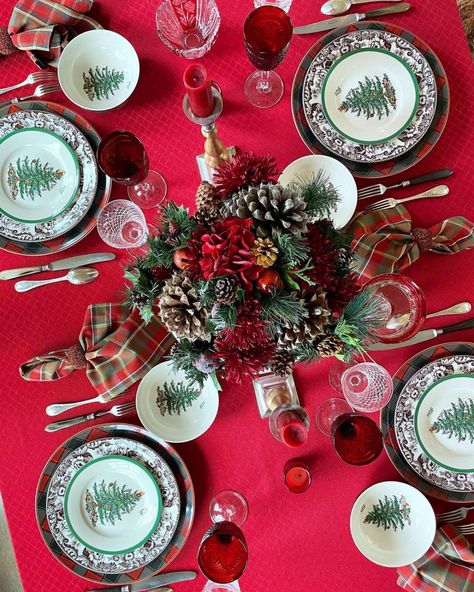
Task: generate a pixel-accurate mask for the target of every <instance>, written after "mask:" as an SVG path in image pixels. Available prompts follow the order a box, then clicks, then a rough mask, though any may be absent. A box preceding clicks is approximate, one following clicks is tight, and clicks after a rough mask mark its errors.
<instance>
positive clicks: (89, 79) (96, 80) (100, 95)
mask: <svg viewBox="0 0 474 592" xmlns="http://www.w3.org/2000/svg"><path fill="white" fill-rule="evenodd" d="M82 78H83V80H84V84H83V86H82V88H83V89H84V92H85V93H86V95H87V96H88V98H89V100H90V101H93V100H94V99H108V98H110V95H114V94H115V91H117V90H118V89H119V88H120V85H121V84H122V83H123V82H124V80H125V74H124V73H123V72H119V71H118V70H115V69H113V68H112V70H109V67H108V66H105V67H104V68H99V66H96V67H95V68H94V70H92V68H89V72H88V74H86V73H85V72H83V73H82Z"/></svg>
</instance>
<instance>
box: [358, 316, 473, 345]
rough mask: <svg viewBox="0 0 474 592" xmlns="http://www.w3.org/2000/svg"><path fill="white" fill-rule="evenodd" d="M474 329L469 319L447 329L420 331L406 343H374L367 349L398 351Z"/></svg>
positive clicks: (471, 320)
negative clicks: (441, 336)
mask: <svg viewBox="0 0 474 592" xmlns="http://www.w3.org/2000/svg"><path fill="white" fill-rule="evenodd" d="M473 328H474V318H472V319H468V320H467V321H461V322H460V323H455V324H454V325H448V326H446V327H442V328H441V329H425V330H423V331H419V332H418V333H417V334H416V335H415V336H414V337H412V338H411V339H407V340H406V341H402V342H401V343H372V344H370V345H369V346H368V347H367V349H369V350H372V351H384V350H388V349H397V348H399V347H408V346H409V345H416V344H417V343H423V341H429V340H430V339H436V337H439V336H440V335H445V334H446V333H453V332H454V331H463V330H464V329H473Z"/></svg>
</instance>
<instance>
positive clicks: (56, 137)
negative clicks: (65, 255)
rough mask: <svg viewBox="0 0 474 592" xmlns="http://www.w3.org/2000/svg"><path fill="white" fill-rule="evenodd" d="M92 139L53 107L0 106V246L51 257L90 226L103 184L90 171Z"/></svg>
mask: <svg viewBox="0 0 474 592" xmlns="http://www.w3.org/2000/svg"><path fill="white" fill-rule="evenodd" d="M99 142H100V137H99V136H98V134H97V132H96V131H95V130H94V129H93V128H92V127H91V126H90V124H89V123H88V122H87V121H86V120H85V119H84V118H83V117H82V116H80V115H78V114H77V113H74V112H73V111H71V110H69V109H66V108H64V107H61V106H60V105H57V104H55V103H49V102H45V101H37V102H31V101H28V102H23V103H19V104H14V105H8V106H6V107H4V108H3V109H0V248H2V249H5V250H7V251H10V252H13V253H19V254H22V255H44V254H49V253H54V252H58V251H61V250H64V249H67V248H68V247H70V246H72V245H74V244H75V243H77V242H78V241H80V240H81V239H82V238H84V237H85V236H86V235H87V234H88V233H89V232H90V231H91V230H92V228H94V226H95V223H96V220H97V217H98V214H99V212H100V210H101V209H102V208H103V207H104V205H105V204H106V203H107V201H108V199H109V195H110V187H111V182H110V179H108V178H107V177H106V176H105V175H104V174H103V173H102V171H100V170H99V169H98V166H97V162H96V158H95V153H96V150H97V146H98V144H99Z"/></svg>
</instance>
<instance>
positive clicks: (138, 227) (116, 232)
mask: <svg viewBox="0 0 474 592" xmlns="http://www.w3.org/2000/svg"><path fill="white" fill-rule="evenodd" d="M97 232H98V233H99V236H100V238H101V239H102V240H103V241H104V243H107V244H108V245H110V246H111V247H114V248H116V249H131V248H134V247H139V246H140V245H142V244H143V243H144V242H145V241H146V238H147V236H148V233H147V225H146V220H145V216H144V215H143V212H142V211H141V210H140V208H139V207H138V206H136V205H135V204H134V203H132V202H130V201H128V200H127V199H115V200H114V201H111V202H109V203H108V204H107V205H106V206H105V207H104V209H103V210H102V211H101V212H100V214H99V218H98V220H97Z"/></svg>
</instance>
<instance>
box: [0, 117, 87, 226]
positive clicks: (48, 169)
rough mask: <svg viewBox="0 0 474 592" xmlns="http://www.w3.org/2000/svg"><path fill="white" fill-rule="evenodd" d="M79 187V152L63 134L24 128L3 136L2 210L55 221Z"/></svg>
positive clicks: (35, 220) (18, 216)
mask: <svg viewBox="0 0 474 592" xmlns="http://www.w3.org/2000/svg"><path fill="white" fill-rule="evenodd" d="M78 187H79V163H78V160H77V157H76V154H75V153H74V151H73V149H72V148H71V147H70V146H69V144H67V143H66V142H65V141H64V140H63V139H62V138H61V137H60V136H59V135H57V134H55V133H53V132H51V131H48V130H45V129H38V128H23V129H19V130H15V131H13V132H11V133H9V134H7V135H6V136H4V137H3V138H1V139H0V212H1V213H2V214H4V215H5V216H7V217H8V218H10V219H12V220H16V221H18V222H25V223H29V224H32V223H40V222H47V221H49V220H52V219H53V218H55V217H56V216H58V215H59V214H61V212H63V211H64V210H66V209H67V208H68V207H69V206H70V205H71V203H72V202H73V200H74V198H75V197H76V195H77V190H78Z"/></svg>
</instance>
